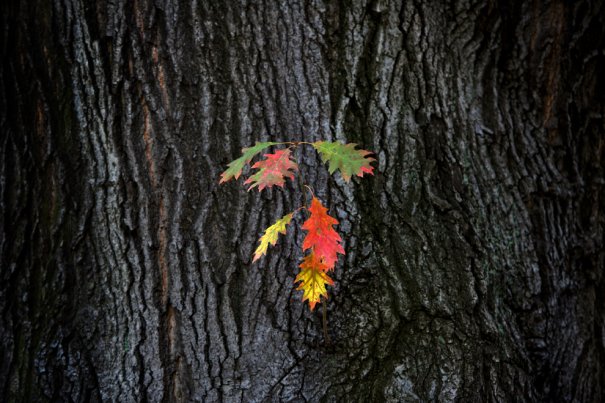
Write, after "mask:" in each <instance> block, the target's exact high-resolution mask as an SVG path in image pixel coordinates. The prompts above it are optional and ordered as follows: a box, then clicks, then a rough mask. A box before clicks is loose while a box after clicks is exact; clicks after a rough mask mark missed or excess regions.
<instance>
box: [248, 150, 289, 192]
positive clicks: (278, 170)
mask: <svg viewBox="0 0 605 403" xmlns="http://www.w3.org/2000/svg"><path fill="white" fill-rule="evenodd" d="M252 168H256V169H258V170H259V171H258V172H257V173H255V174H254V175H252V176H251V177H249V178H248V179H247V180H246V181H245V182H244V184H245V185H247V184H251V185H250V187H249V188H248V191H250V190H252V189H253V188H255V187H257V186H258V191H259V192H260V191H261V190H263V189H264V188H266V187H271V186H274V185H277V186H282V187H283V186H284V183H285V178H290V179H294V171H296V170H298V164H297V163H296V162H294V161H292V160H291V159H290V149H289V148H286V149H284V150H278V151H276V152H275V153H273V154H265V159H264V160H261V161H258V162H257V163H256V164H254V165H252Z"/></svg>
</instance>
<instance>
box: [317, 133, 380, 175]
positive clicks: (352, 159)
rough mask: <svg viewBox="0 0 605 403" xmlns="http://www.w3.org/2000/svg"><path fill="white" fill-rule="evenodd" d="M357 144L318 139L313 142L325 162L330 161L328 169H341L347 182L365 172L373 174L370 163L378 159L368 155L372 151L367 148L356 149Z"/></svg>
mask: <svg viewBox="0 0 605 403" xmlns="http://www.w3.org/2000/svg"><path fill="white" fill-rule="evenodd" d="M355 146H356V144H353V143H349V144H342V143H340V142H337V141H335V142H331V141H317V142H315V143H313V147H314V148H315V149H316V150H317V151H318V152H319V154H320V155H321V159H322V161H323V162H324V163H328V164H329V165H328V171H330V173H331V174H332V173H334V172H335V171H336V170H339V171H340V174H341V175H342V177H343V179H344V180H345V181H347V182H349V181H350V180H351V176H353V175H357V176H363V174H364V173H368V174H370V175H373V174H374V172H373V170H374V167H373V166H371V165H370V163H371V162H372V161H376V160H375V159H374V158H372V157H368V156H369V155H371V154H372V153H371V152H370V151H366V150H356V149H355Z"/></svg>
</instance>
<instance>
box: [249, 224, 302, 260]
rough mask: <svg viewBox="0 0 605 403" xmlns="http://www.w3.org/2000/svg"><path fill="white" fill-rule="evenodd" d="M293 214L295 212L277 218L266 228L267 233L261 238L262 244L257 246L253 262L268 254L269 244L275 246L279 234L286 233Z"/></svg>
mask: <svg viewBox="0 0 605 403" xmlns="http://www.w3.org/2000/svg"><path fill="white" fill-rule="evenodd" d="M293 215H294V213H290V214H286V215H285V216H283V217H282V218H280V219H279V220H277V221H276V222H275V224H273V225H271V226H270V227H269V228H267V229H266V230H265V233H264V234H263V236H261V237H260V239H259V242H260V244H259V245H258V248H256V251H254V258H253V259H252V261H253V262H255V261H256V260H258V259H259V258H260V257H261V256H263V255H265V254H267V248H268V247H269V244H271V245H274V246H275V244H276V243H277V238H278V236H279V234H284V235H285V234H286V226H287V225H288V224H290V221H292V216H293Z"/></svg>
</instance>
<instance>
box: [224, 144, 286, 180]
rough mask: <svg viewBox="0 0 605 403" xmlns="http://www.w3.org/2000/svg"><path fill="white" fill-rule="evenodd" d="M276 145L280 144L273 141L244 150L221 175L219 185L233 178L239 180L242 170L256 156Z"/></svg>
mask: <svg viewBox="0 0 605 403" xmlns="http://www.w3.org/2000/svg"><path fill="white" fill-rule="evenodd" d="M275 144H279V143H274V142H271V141H267V142H264V143H259V142H256V144H255V145H254V146H253V147H248V148H244V149H242V156H241V157H239V158H238V159H236V160H234V161H231V162H230V163H229V165H228V167H229V168H227V170H226V171H225V172H223V173H222V174H221V180H220V182H219V183H223V182H227V181H228V180H230V179H231V178H235V179H237V178H239V176H240V175H241V174H242V169H244V166H245V165H246V164H247V163H249V162H250V161H251V160H252V158H254V156H255V155H256V154H258V153H259V152H261V151H263V149H265V148H267V147H269V146H272V145H275Z"/></svg>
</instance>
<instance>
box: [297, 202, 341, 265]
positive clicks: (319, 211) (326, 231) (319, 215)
mask: <svg viewBox="0 0 605 403" xmlns="http://www.w3.org/2000/svg"><path fill="white" fill-rule="evenodd" d="M327 211H328V209H326V208H325V207H324V206H323V205H322V204H321V202H320V201H319V200H318V199H317V198H316V197H313V200H311V207H309V212H310V213H311V215H310V216H309V218H308V219H307V221H305V222H304V223H303V225H302V228H303V229H305V230H307V231H309V233H308V234H307V236H306V237H305V239H304V241H303V250H307V249H313V251H314V253H315V254H316V255H317V257H318V258H321V259H322V261H323V263H324V264H325V265H326V267H327V269H328V270H331V269H333V268H334V265H335V264H336V261H337V260H338V255H337V253H340V254H342V255H344V254H345V251H344V249H343V247H342V245H341V244H340V243H341V242H342V238H341V237H340V235H338V233H337V232H336V231H335V230H334V228H332V226H333V225H336V224H338V221H337V220H336V219H335V218H333V217H330V216H329V215H328V214H327Z"/></svg>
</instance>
